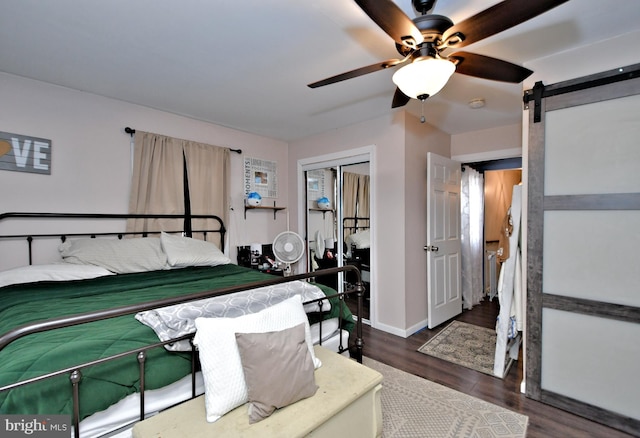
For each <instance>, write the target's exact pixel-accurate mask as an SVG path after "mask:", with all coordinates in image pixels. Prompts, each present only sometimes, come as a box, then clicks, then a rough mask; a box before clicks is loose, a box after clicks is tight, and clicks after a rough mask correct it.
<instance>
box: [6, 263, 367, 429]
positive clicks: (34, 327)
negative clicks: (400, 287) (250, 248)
mask: <svg viewBox="0 0 640 438" xmlns="http://www.w3.org/2000/svg"><path fill="white" fill-rule="evenodd" d="M347 271H351V272H353V275H355V276H356V278H357V283H356V286H355V288H354V289H352V290H349V291H346V292H342V293H337V294H334V295H331V296H327V297H325V298H318V299H315V300H311V301H309V302H306V303H305V304H308V303H313V302H318V303H319V305H320V307H321V306H322V302H323V301H324V300H325V299H329V298H334V297H338V298H339V299H341V300H343V299H344V296H345V295H347V294H356V296H357V299H358V300H357V301H358V311H357V315H355V316H356V333H355V340H354V343H353V346H351V348H350V346H349V345H347V346H344V345H343V341H342V328H343V319H344V315H342V314H341V315H340V318H339V333H340V334H339V337H340V338H339V339H340V345H339V349H340V351H341V352H342V351H345V350H350V352H351V355H352V357H354V358H355V359H356V360H357V361H358V362H360V363H361V362H362V349H363V346H364V342H363V339H362V316H361V315H362V308H363V297H364V286H363V285H362V279H361V276H360V271H359V270H358V269H357V268H355V267H354V266H344V267H338V268H330V269H325V270H321V271H316V272H313V273H304V274H297V275H292V276H289V277H276V276H273V277H272V278H267V279H265V280H263V281H259V282H253V283H249V284H246V285H242V286H232V287H226V288H221V289H218V290H214V291H206V292H199V293H194V294H190V295H185V296H180V297H172V298H166V299H161V300H155V301H149V302H144V303H139V304H134V305H129V306H122V307H117V308H112V309H106V310H101V311H96V312H90V313H84V314H77V315H69V316H65V317H60V318H54V319H50V320H44V321H39V322H35V323H31V324H26V325H23V326H21V327H18V328H16V329H14V330H11V331H9V332H7V333H5V334H3V335H2V336H0V351H1V350H2V349H3V348H4V347H6V346H7V345H9V344H10V343H12V342H14V341H16V340H17V339H20V338H22V337H25V336H28V335H31V334H34V333H39V332H44V331H49V330H56V329H60V328H64V327H70V326H75V325H80V324H85V323H90V322H95V321H101V320H105V319H109V318H115V317H119V316H124V315H133V314H135V313H138V312H142V311H145V310H152V309H156V308H159V307H165V306H170V305H174V304H178V303H183V302H188V301H194V300H199V299H204V298H212V297H217V296H222V295H226V294H231V293H234V292H240V291H244V290H248V289H254V288H258V287H264V286H270V285H275V284H280V283H286V282H290V281H295V280H307V281H308V280H310V279H313V278H315V277H319V276H323V275H336V274H338V273H340V272H347ZM341 309H343V307H341ZM341 312H342V310H341ZM185 339H189V340H192V339H193V334H191V335H185V336H182V337H180V338H176V339H171V340H168V341H164V342H157V343H154V344H150V345H147V346H145V347H141V348H136V349H133V350H129V351H125V352H122V353H118V354H116V355H113V356H110V357H106V358H102V359H97V360H93V361H90V362H85V363H81V364H78V365H75V366H73V367H68V368H65V369H61V370H58V371H55V372H51V373H48V374H46V375H42V376H38V377H35V378H31V379H27V380H24V381H20V382H16V383H13V384H10V385H6V386H4V387H0V392H2V391H9V390H11V389H14V388H17V387H20V386H24V385H28V384H31V383H35V382H40V381H43V380H46V379H49V378H53V377H56V376H60V375H68V376H69V380H70V383H71V385H72V394H73V413H72V426H73V430H74V434H75V435H74V436H75V437H76V438H79V437H80V429H79V424H80V403H81V400H80V396H79V387H80V385H81V382H82V375H83V370H84V369H86V368H88V367H91V366H95V365H98V364H101V363H105V362H108V361H112V360H116V359H120V358H123V357H127V356H135V357H136V360H137V361H138V363H139V370H140V394H141V396H140V419H141V420H142V419H144V417H145V415H146V411H145V398H144V390H145V388H144V382H145V362H146V357H147V352H148V351H149V350H150V349H152V348H162V347H163V346H164V345H166V344H169V343H173V342H176V341H180V340H185ZM320 343H321V344H322V322H321V321H320ZM191 345H192V349H191V371H192V372H191V374H192V379H191V386H192V394H191V396H192V397H195V396H196V381H195V378H196V377H195V376H196V370H197V369H198V355H197V352H196V349H195V347H194V346H193V342H191Z"/></svg>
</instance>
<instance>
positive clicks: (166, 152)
mask: <svg viewBox="0 0 640 438" xmlns="http://www.w3.org/2000/svg"><path fill="white" fill-rule="evenodd" d="M183 167H184V166H183V154H182V145H181V144H180V140H178V139H174V138H171V137H165V136H162V135H156V134H151V133H149V132H142V131H136V133H135V135H134V156H133V175H132V177H131V194H130V197H129V213H135V214H159V213H163V214H183V213H184V184H183V177H184V171H183ZM180 229H182V223H181V222H180V221H176V220H170V219H161V220H147V219H130V220H129V221H128V222H127V231H128V232H145V231H160V230H165V231H175V230H180Z"/></svg>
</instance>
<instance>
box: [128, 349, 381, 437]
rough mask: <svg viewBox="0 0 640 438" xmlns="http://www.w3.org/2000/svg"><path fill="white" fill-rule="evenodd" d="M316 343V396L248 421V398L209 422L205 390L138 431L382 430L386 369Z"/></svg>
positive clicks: (316, 433)
mask: <svg viewBox="0 0 640 438" xmlns="http://www.w3.org/2000/svg"><path fill="white" fill-rule="evenodd" d="M314 348H315V354H316V356H317V357H318V358H319V359H320V360H321V361H322V366H321V367H320V368H318V369H317V370H316V371H315V380H316V384H317V385H318V390H317V392H316V394H315V395H314V396H313V397H310V398H307V399H304V400H300V401H299V402H297V403H294V404H292V405H290V406H287V407H285V408H282V409H279V410H277V411H275V412H274V413H273V414H272V415H271V416H270V417H268V418H266V419H264V420H262V421H260V422H257V423H254V424H249V416H248V414H247V405H246V404H245V405H243V406H239V407H237V408H236V409H234V410H232V411H231V412H229V413H227V414H226V415H224V416H223V417H222V418H220V419H219V420H218V421H216V422H215V423H208V422H207V421H206V418H205V407H204V396H200V397H197V398H195V399H193V400H190V401H187V402H185V403H182V404H180V405H178V406H175V407H173V408H171V409H167V410H166V411H163V412H161V413H159V414H157V415H155V416H153V417H151V418H148V419H146V420H144V421H141V422H139V423H137V424H136V425H135V426H134V428H133V437H134V438H151V437H162V438H183V437H189V438H200V437H218V436H219V437H232V436H242V437H259V438H264V437H304V436H312V437H331V438H335V437H336V436H354V437H355V436H357V437H379V436H381V435H382V409H381V405H380V390H381V388H382V385H381V383H382V375H381V374H380V373H378V372H377V371H374V370H372V369H370V368H367V367H365V366H363V365H361V364H359V363H357V362H356V361H354V360H352V359H348V358H346V357H344V356H341V355H339V354H336V353H334V352H332V351H329V350H327V349H325V348H323V347H319V346H316V347H314Z"/></svg>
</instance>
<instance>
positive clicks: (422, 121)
mask: <svg viewBox="0 0 640 438" xmlns="http://www.w3.org/2000/svg"><path fill="white" fill-rule="evenodd" d="M425 100H427V99H420V105H422V115H421V116H420V123H424V122H426V121H427V119H425V118H424V101H425Z"/></svg>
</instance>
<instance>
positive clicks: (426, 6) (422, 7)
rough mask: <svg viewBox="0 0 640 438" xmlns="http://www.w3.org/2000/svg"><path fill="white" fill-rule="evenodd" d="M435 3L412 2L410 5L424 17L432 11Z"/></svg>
mask: <svg viewBox="0 0 640 438" xmlns="http://www.w3.org/2000/svg"><path fill="white" fill-rule="evenodd" d="M435 2H436V0H413V1H412V2H411V3H412V4H413V8H414V9H415V10H416V11H418V12H419V13H421V14H422V15H424V14H426V13H427V12H429V11H430V10H431V9H433V5H434V4H435Z"/></svg>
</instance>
